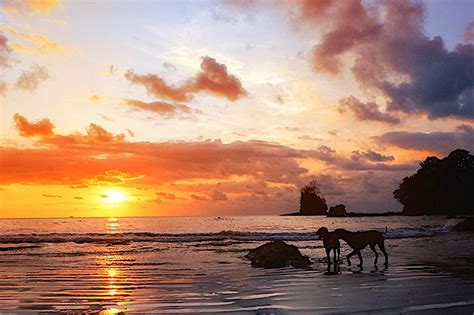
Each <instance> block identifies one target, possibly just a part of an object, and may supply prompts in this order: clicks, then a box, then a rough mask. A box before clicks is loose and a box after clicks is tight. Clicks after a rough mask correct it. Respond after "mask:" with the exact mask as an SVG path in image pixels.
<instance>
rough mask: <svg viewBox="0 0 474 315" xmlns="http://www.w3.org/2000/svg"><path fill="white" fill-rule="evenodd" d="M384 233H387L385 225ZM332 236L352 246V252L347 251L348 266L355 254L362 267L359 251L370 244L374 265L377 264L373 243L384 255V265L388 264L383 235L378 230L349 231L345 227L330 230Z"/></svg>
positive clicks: (377, 255) (376, 254)
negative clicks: (373, 255)
mask: <svg viewBox="0 0 474 315" xmlns="http://www.w3.org/2000/svg"><path fill="white" fill-rule="evenodd" d="M326 230H327V229H326ZM385 233H387V228H386V227H385ZM385 233H384V234H385ZM332 236H333V237H334V238H336V239H337V240H339V239H342V240H344V241H345V242H346V243H347V245H349V246H350V247H351V248H352V252H351V253H349V255H347V264H348V265H349V266H350V265H351V257H352V256H354V255H356V254H357V256H358V257H359V261H360V264H359V267H362V264H363V262H364V261H363V260H362V255H361V253H360V251H361V250H362V249H364V248H365V247H367V245H368V246H370V249H371V250H372V251H373V252H374V254H375V260H374V265H376V264H377V260H378V258H379V254H378V253H377V251H376V249H375V245H378V246H379V248H380V250H381V251H382V253H383V254H384V256H385V263H384V265H385V266H388V255H387V252H386V251H385V245H384V237H383V235H382V233H380V232H379V231H375V230H370V231H363V232H350V231H347V230H345V229H336V230H335V231H334V232H332Z"/></svg>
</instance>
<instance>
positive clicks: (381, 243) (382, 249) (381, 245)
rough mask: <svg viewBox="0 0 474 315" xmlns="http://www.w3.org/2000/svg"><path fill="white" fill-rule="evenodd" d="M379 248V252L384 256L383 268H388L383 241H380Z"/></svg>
mask: <svg viewBox="0 0 474 315" xmlns="http://www.w3.org/2000/svg"><path fill="white" fill-rule="evenodd" d="M379 248H380V250H381V251H382V253H383V254H384V256H385V263H384V265H385V267H386V266H388V255H387V252H386V251H385V245H384V241H383V240H382V242H380V243H379Z"/></svg>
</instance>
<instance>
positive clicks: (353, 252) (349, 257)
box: [347, 250, 356, 266]
mask: <svg viewBox="0 0 474 315" xmlns="http://www.w3.org/2000/svg"><path fill="white" fill-rule="evenodd" d="M355 254H356V251H355V250H353V251H352V252H350V253H349V255H347V264H348V265H349V266H350V265H351V257H352V256H354V255H355Z"/></svg>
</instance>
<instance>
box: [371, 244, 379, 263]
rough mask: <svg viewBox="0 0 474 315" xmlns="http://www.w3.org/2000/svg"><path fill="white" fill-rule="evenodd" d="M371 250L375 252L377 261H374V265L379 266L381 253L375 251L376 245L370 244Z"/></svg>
mask: <svg viewBox="0 0 474 315" xmlns="http://www.w3.org/2000/svg"><path fill="white" fill-rule="evenodd" d="M370 249H371V250H372V251H373V252H374V254H375V260H374V265H377V261H378V259H379V253H377V250H376V249H375V245H374V244H370Z"/></svg>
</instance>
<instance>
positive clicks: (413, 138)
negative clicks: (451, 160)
mask: <svg viewBox="0 0 474 315" xmlns="http://www.w3.org/2000/svg"><path fill="white" fill-rule="evenodd" d="M374 139H375V140H376V141H378V142H381V143H384V144H389V145H393V146H396V147H399V148H403V149H411V150H427V151H431V152H438V153H440V154H444V155H447V154H449V152H451V151H453V150H454V149H459V148H463V149H466V150H468V151H471V152H472V151H474V128H472V127H471V126H468V125H460V126H458V127H457V128H456V130H455V131H451V132H430V133H424V132H407V131H393V132H387V133H384V134H383V135H381V136H377V137H374Z"/></svg>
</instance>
